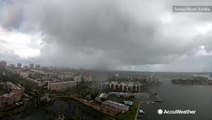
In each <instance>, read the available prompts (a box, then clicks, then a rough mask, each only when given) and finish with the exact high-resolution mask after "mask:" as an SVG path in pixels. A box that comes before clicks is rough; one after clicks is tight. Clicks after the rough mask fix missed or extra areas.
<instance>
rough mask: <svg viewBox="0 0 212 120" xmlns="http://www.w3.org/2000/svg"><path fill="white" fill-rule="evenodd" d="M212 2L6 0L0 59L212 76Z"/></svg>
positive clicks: (0, 14) (0, 18) (2, 1)
mask: <svg viewBox="0 0 212 120" xmlns="http://www.w3.org/2000/svg"><path fill="white" fill-rule="evenodd" d="M173 5H212V1H211V0H0V60H7V61H9V62H14V63H15V62H20V61H24V62H26V63H27V62H28V63H30V62H34V63H38V64H41V65H46V66H60V67H71V68H85V69H102V70H136V71H171V72H173V71H175V72H182V71H184V72H206V71H212V39H211V38H212V12H211V13H173V12H172V6H173Z"/></svg>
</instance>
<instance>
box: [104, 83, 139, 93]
mask: <svg viewBox="0 0 212 120" xmlns="http://www.w3.org/2000/svg"><path fill="white" fill-rule="evenodd" d="M141 86H142V84H140V82H121V83H119V82H117V81H112V82H104V83H101V86H100V87H101V88H100V89H101V90H109V91H119V92H139V91H140V90H141Z"/></svg>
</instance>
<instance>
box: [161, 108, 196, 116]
mask: <svg viewBox="0 0 212 120" xmlns="http://www.w3.org/2000/svg"><path fill="white" fill-rule="evenodd" d="M195 113H196V110H166V109H165V110H162V109H158V114H159V115H162V114H171V115H172V114H182V115H188V114H195Z"/></svg>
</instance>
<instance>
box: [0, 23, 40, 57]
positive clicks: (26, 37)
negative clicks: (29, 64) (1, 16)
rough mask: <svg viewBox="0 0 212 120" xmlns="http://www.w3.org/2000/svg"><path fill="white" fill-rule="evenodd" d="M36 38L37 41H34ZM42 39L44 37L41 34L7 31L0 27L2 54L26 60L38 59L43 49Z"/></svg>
mask: <svg viewBox="0 0 212 120" xmlns="http://www.w3.org/2000/svg"><path fill="white" fill-rule="evenodd" d="M35 38H36V40H34V39H35ZM42 39H43V36H41V35H39V34H25V33H21V32H16V31H7V30H5V29H3V28H2V27H0V51H1V53H2V54H5V52H7V53H8V52H9V53H10V54H14V55H17V56H19V57H20V58H25V59H27V58H34V57H38V56H40V54H41V51H40V50H41V48H42V47H43V44H42ZM34 41H35V42H34Z"/></svg>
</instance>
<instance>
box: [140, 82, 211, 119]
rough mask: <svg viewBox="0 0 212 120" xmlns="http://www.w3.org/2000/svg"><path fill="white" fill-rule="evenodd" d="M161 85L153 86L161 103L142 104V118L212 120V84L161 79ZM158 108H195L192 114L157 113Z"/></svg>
mask: <svg viewBox="0 0 212 120" xmlns="http://www.w3.org/2000/svg"><path fill="white" fill-rule="evenodd" d="M161 81H162V85H161V86H157V87H154V88H153V89H154V90H155V91H157V93H158V95H159V96H160V97H161V99H162V103H156V104H142V107H143V110H144V111H145V112H146V113H145V114H144V115H142V120H212V86H209V85H207V86H204V85H190V86H189V85H186V86H185V85H174V84H171V82H170V79H163V80H161ZM158 109H163V110H164V109H166V110H175V109H181V110H188V109H189V110H196V114H194V115H164V114H162V115H158V113H157V110H158Z"/></svg>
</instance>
